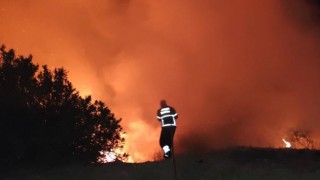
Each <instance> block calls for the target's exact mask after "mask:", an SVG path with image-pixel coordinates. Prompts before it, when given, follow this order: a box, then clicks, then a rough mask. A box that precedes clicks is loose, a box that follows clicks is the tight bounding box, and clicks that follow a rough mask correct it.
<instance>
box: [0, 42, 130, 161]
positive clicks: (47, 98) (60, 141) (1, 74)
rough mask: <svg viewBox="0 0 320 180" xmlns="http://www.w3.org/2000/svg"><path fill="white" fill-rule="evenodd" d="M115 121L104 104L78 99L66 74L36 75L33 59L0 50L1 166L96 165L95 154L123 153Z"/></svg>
mask: <svg viewBox="0 0 320 180" xmlns="http://www.w3.org/2000/svg"><path fill="white" fill-rule="evenodd" d="M120 121H121V119H116V118H115V117H114V114H113V113H112V112H111V111H110V109H109V108H108V107H107V106H106V105H105V104H104V103H103V102H101V101H95V102H93V101H92V98H91V96H87V97H85V98H82V97H81V96H80V95H79V92H78V91H77V90H76V89H75V88H74V87H73V86H72V83H71V82H70V81H69V80H68V77H67V72H66V70H65V69H63V68H56V69H54V70H53V71H51V70H49V69H48V67H47V66H42V70H39V66H38V65H35V64H33V63H32V56H29V57H27V58H25V57H23V56H19V57H16V55H15V53H14V51H13V50H8V51H6V49H5V47H4V46H2V47H1V48H0V140H1V143H2V145H1V148H0V153H1V154H2V155H3V156H5V158H0V161H1V162H2V163H3V162H18V161H44V160H49V161H50V160H54V161H59V160H66V159H68V160H69V159H74V160H79V161H86V162H97V159H98V158H100V156H101V155H100V153H99V152H100V151H102V150H103V151H112V150H113V149H115V148H121V147H122V145H123V143H124V141H125V140H124V138H121V136H120V135H121V133H122V127H121V125H120ZM126 157H127V154H123V155H120V156H119V158H126Z"/></svg>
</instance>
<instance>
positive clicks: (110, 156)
mask: <svg viewBox="0 0 320 180" xmlns="http://www.w3.org/2000/svg"><path fill="white" fill-rule="evenodd" d="M120 136H121V138H124V137H125V136H126V134H125V133H121V135H120ZM126 151H127V147H126V146H125V145H124V147H123V148H116V149H112V150H110V151H100V155H102V156H103V157H101V158H100V159H98V162H100V163H109V162H114V161H116V160H117V159H118V160H120V161H123V162H128V163H132V162H134V161H133V159H132V158H131V156H129V157H127V158H126V159H121V158H119V155H123V154H124V153H125V152H126Z"/></svg>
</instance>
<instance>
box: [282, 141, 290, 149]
mask: <svg viewBox="0 0 320 180" xmlns="http://www.w3.org/2000/svg"><path fill="white" fill-rule="evenodd" d="M282 141H283V142H284V143H285V144H286V148H291V143H290V142H288V141H286V140H285V139H282Z"/></svg>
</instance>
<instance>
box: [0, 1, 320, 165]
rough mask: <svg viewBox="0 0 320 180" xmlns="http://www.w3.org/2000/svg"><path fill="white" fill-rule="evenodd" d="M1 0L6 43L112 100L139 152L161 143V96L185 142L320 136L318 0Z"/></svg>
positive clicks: (143, 155) (147, 154)
mask: <svg viewBox="0 0 320 180" xmlns="http://www.w3.org/2000/svg"><path fill="white" fill-rule="evenodd" d="M0 1H1V3H0V4H1V5H0V27H1V28H0V43H3V44H5V45H6V46H7V47H8V48H14V49H16V50H17V53H18V54H22V55H28V54H33V56H34V60H35V62H37V63H39V64H48V65H49V67H50V66H51V67H61V66H63V67H64V68H66V69H67V70H68V71H69V78H70V80H71V81H72V82H73V84H74V85H75V86H76V88H77V89H78V90H79V91H80V92H81V94H83V95H87V94H92V96H93V98H95V99H101V100H103V101H105V102H106V104H107V105H109V106H110V109H111V110H112V111H113V112H114V113H115V115H116V116H117V117H119V118H120V117H121V118H122V119H123V121H122V125H123V127H124V130H125V131H126V132H127V135H126V138H127V144H126V150H127V151H128V153H129V154H131V155H132V156H133V158H134V160H135V161H144V160H152V159H153V155H154V153H155V152H156V151H160V147H159V145H158V140H159V134H160V127H159V126H160V124H159V122H157V120H156V118H155V116H156V110H157V109H158V108H159V101H160V100H161V99H166V100H167V102H168V104H169V105H171V106H173V107H175V109H176V110H177V112H178V113H179V119H178V128H177V132H176V137H175V143H176V151H177V152H179V153H184V152H189V151H206V150H210V149H215V148H225V147H230V146H237V145H242V146H263V147H280V146H283V142H282V138H283V137H285V136H286V133H287V132H288V130H290V129H294V128H298V129H304V130H307V131H309V132H310V135H311V136H312V137H313V138H314V140H317V139H319V138H320V134H319V132H320V131H319V128H320V123H318V122H319V120H320V111H319V107H320V93H319V92H320V51H319V47H320V37H319V36H320V28H319V27H320V26H319V22H320V18H319V17H320V16H319V12H320V11H319V10H320V8H319V7H320V6H319V3H317V1H312V0H309V1H302V0H300V1H294V2H292V1H290V0H260V1H255V0H245V1H229V2H226V1H222V0H201V1H192V0H179V1H169V0H162V1H148V0H135V1H133V0H95V1H90V2H88V1H83V0H51V1H43V0H19V1H11V0H0Z"/></svg>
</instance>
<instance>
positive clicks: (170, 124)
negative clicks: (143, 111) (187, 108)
mask: <svg viewBox="0 0 320 180" xmlns="http://www.w3.org/2000/svg"><path fill="white" fill-rule="evenodd" d="M157 119H158V120H159V121H160V122H161V127H162V128H161V134H160V146H161V148H162V150H163V153H164V158H170V157H171V155H172V154H173V137H174V133H175V131H176V126H177V124H176V120H177V119H178V114H177V112H176V111H175V109H174V108H173V107H170V106H168V105H167V102H166V100H161V101H160V109H159V110H158V112H157Z"/></svg>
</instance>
